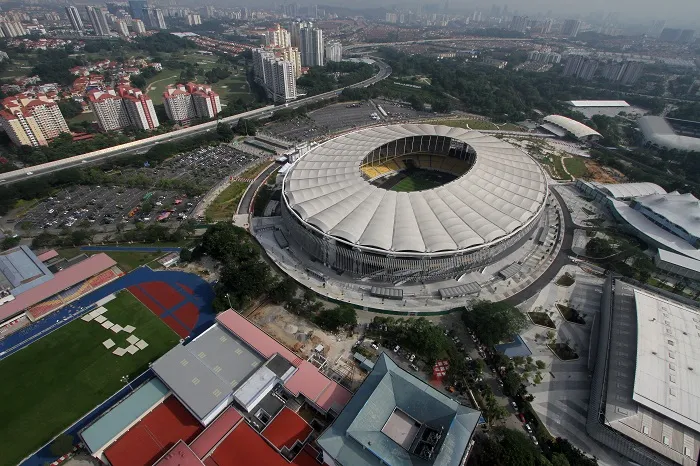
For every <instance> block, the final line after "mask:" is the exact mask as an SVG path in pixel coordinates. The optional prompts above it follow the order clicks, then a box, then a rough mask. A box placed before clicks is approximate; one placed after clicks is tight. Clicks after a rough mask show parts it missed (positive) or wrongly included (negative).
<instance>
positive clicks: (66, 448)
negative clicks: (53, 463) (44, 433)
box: [49, 434, 73, 456]
mask: <svg viewBox="0 0 700 466" xmlns="http://www.w3.org/2000/svg"><path fill="white" fill-rule="evenodd" d="M49 450H50V451H51V454H52V455H54V456H62V455H65V454H66V453H69V452H70V451H72V450H73V436H72V435H70V434H60V435H59V436H58V437H56V438H55V439H54V440H53V442H51V445H50V446H49Z"/></svg>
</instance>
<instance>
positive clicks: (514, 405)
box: [510, 401, 518, 411]
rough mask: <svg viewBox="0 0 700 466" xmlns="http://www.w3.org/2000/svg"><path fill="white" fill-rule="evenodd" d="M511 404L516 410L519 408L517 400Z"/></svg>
mask: <svg viewBox="0 0 700 466" xmlns="http://www.w3.org/2000/svg"><path fill="white" fill-rule="evenodd" d="M510 405H511V406H512V407H513V409H514V410H516V411H517V410H518V404H517V403H516V402H515V401H511V402H510Z"/></svg>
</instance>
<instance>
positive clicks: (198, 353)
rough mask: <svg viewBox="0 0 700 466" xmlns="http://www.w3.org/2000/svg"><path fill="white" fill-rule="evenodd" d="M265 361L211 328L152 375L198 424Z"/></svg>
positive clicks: (156, 366) (155, 367) (217, 327)
mask: <svg viewBox="0 0 700 466" xmlns="http://www.w3.org/2000/svg"><path fill="white" fill-rule="evenodd" d="M264 362H265V360H264V359H263V358H261V357H260V356H259V355H258V354H257V353H254V352H253V351H251V350H250V349H249V348H248V347H247V346H246V345H245V344H244V343H243V342H241V341H240V340H239V339H238V338H236V337H235V336H233V335H231V334H230V333H229V332H227V331H226V330H224V329H223V328H222V327H221V326H220V325H213V326H212V327H210V328H209V329H207V330H206V331H205V332H204V333H203V334H201V335H200V336H198V337H197V338H195V339H194V340H192V341H191V342H190V343H189V344H187V345H178V346H176V347H175V348H173V349H172V350H170V351H168V352H167V353H166V354H165V355H163V356H162V357H161V358H160V359H158V360H157V361H156V362H154V363H153V366H152V367H153V371H154V372H155V373H156V375H157V376H158V377H159V378H160V379H161V380H163V382H165V384H166V385H167V386H168V387H170V389H171V390H172V391H173V392H174V393H175V394H176V395H177V397H178V398H179V399H180V400H181V401H182V402H183V403H184V404H185V405H187V407H188V408H189V409H190V411H192V412H193V413H194V414H195V415H196V416H198V417H199V419H200V420H202V419H205V418H206V417H207V416H208V415H209V414H210V413H211V412H212V411H214V410H215V409H216V408H217V407H218V406H219V404H220V403H221V402H222V401H223V400H224V399H226V398H227V397H228V396H230V394H231V393H232V392H233V391H234V390H235V389H236V388H237V387H238V386H239V385H241V383H243V382H244V381H245V380H246V379H247V378H248V377H249V376H250V375H251V374H252V373H253V372H255V370H256V369H257V368H258V367H259V366H261V365H262V364H263V363H264Z"/></svg>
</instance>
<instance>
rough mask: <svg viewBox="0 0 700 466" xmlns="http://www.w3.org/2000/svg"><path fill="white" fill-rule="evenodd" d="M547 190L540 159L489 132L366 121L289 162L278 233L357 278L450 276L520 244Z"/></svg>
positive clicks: (541, 207)
mask: <svg viewBox="0 0 700 466" xmlns="http://www.w3.org/2000/svg"><path fill="white" fill-rule="evenodd" d="M547 194H548V189H547V182H546V179H545V175H544V173H543V172H542V170H541V169H540V167H539V165H538V164H537V163H536V162H535V161H534V160H532V159H531V158H530V157H529V156H528V155H527V154H525V153H524V152H523V151H522V150H520V149H518V148H516V147H514V146H512V145H510V144H508V143H506V142H504V141H501V140H500V139H498V138H496V137H493V136H489V135H486V134H482V133H479V132H477V131H472V130H466V129H462V128H452V127H447V126H436V125H429V124H402V125H391V126H382V127H373V128H369V129H364V130H359V131H354V132H351V133H347V134H344V135H341V136H339V137H336V138H334V139H331V140H329V141H327V142H325V143H323V144H321V145H319V146H317V147H315V148H313V149H312V150H311V151H309V152H307V153H306V154H305V155H304V156H303V157H302V158H300V159H299V160H298V161H297V162H296V163H295V164H294V166H293V167H292V168H291V169H290V170H289V171H288V172H287V173H286V174H285V178H284V182H283V187H282V199H281V204H282V219H283V222H282V226H281V227H280V230H281V233H282V234H286V235H288V237H289V238H291V240H292V241H294V242H295V243H296V245H297V246H298V248H299V249H300V250H301V251H303V252H304V253H305V254H307V255H309V256H310V257H311V258H312V259H314V260H317V261H319V262H321V263H323V264H324V265H325V266H327V267H329V268H332V269H333V270H335V271H336V272H337V273H345V272H347V273H348V274H350V275H352V276H353V277H354V278H357V279H363V280H367V279H371V280H373V281H381V282H394V283H399V282H401V283H403V282H411V281H413V282H417V281H425V280H440V279H448V278H455V277H457V276H458V275H459V274H462V273H465V272H468V271H470V270H473V269H476V268H478V267H483V266H485V265H487V264H490V263H492V262H494V261H495V260H497V259H498V258H499V257H502V256H503V255H505V254H507V253H509V252H510V251H513V250H514V249H515V248H517V247H518V246H519V244H520V243H521V242H522V241H524V240H526V239H527V238H528V237H529V235H530V233H531V232H532V230H533V229H534V228H535V227H536V226H537V225H538V223H539V222H538V221H539V219H540V218H541V215H542V213H543V211H544V209H545V205H546V199H547ZM285 240H286V238H285Z"/></svg>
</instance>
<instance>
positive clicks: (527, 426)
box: [525, 422, 532, 434]
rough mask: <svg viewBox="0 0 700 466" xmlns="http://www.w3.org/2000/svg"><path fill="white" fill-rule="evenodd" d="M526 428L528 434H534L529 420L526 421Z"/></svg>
mask: <svg viewBox="0 0 700 466" xmlns="http://www.w3.org/2000/svg"><path fill="white" fill-rule="evenodd" d="M525 430H526V431H527V433H528V434H532V427H530V424H528V423H527V422H526V423H525Z"/></svg>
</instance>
